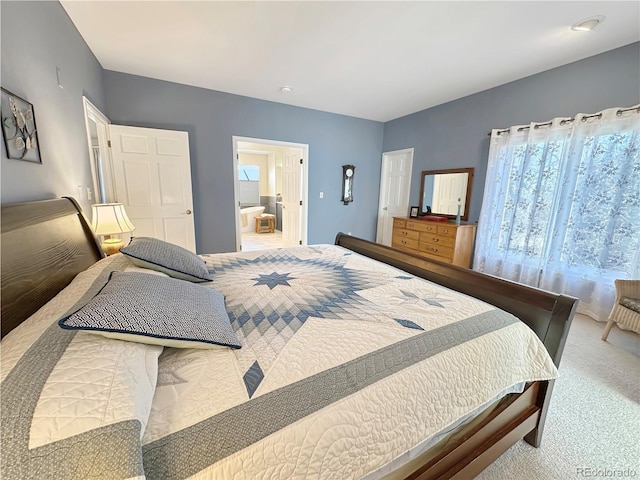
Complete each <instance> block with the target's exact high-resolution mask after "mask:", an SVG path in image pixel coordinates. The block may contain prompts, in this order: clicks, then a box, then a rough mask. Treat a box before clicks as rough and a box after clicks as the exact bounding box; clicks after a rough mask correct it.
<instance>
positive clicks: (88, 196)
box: [87, 187, 93, 201]
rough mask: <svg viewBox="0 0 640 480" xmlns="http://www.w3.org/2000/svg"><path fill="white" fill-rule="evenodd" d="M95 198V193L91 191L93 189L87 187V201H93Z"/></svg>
mask: <svg viewBox="0 0 640 480" xmlns="http://www.w3.org/2000/svg"><path fill="white" fill-rule="evenodd" d="M92 198H93V192H92V191H91V187H87V200H89V201H91V200H92Z"/></svg>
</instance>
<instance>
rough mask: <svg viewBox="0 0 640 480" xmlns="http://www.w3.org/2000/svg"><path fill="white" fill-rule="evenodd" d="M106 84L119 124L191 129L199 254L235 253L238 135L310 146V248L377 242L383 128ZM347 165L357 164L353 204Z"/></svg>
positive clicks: (208, 95) (151, 85) (215, 96)
mask: <svg viewBox="0 0 640 480" xmlns="http://www.w3.org/2000/svg"><path fill="white" fill-rule="evenodd" d="M104 81H105V92H106V98H107V111H106V112H105V113H106V115H107V116H108V117H109V119H110V120H111V121H112V122H113V123H116V124H123V125H133V126H139V127H150V128H164V129H169V130H184V131H187V132H189V148H190V153H191V175H192V185H193V198H194V204H195V205H194V215H195V224H196V245H197V250H198V252H208V253H215V252H225V251H233V250H235V227H234V222H235V220H234V202H233V142H232V137H233V136H234V135H235V136H242V137H253V138H260V139H269V140H279V141H285V142H295V143H306V144H309V217H308V219H309V230H308V243H309V244H314V243H333V241H334V239H335V235H336V233H338V232H339V231H343V232H352V234H353V235H357V236H360V237H363V238H367V239H371V240H373V239H375V231H376V221H377V210H378V194H379V183H380V167H381V153H382V131H383V124H382V123H380V122H374V121H370V120H362V119H358V118H353V117H346V116H343V115H335V114H332V113H326V112H320V111H317V110H310V109H306V108H299V107H292V106H288V105H284V104H280V103H274V102H267V101H264V100H258V99H254V98H249V97H242V96H238V95H232V94H228V93H222V92H217V91H213V90H207V89H203V88H196V87H190V86H186V85H180V84H177V83H171V82H165V81H161V80H154V79H150V78H145V77H139V76H135V75H128V74H124V73H117V72H112V71H105V76H104ZM345 164H353V165H356V175H355V178H354V187H353V188H354V202H353V203H351V204H350V205H348V206H345V205H343V204H342V203H341V202H340V195H341V193H342V183H341V179H342V165H345ZM320 192H324V198H322V199H320V198H319V194H320Z"/></svg>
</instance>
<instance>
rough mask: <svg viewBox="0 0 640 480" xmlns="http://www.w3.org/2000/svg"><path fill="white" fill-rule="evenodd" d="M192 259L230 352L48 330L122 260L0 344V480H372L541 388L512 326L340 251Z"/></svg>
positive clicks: (546, 372) (532, 347)
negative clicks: (211, 291) (202, 273)
mask: <svg viewBox="0 0 640 480" xmlns="http://www.w3.org/2000/svg"><path fill="white" fill-rule="evenodd" d="M205 260H206V262H207V265H208V267H209V269H210V272H211V273H212V275H213V278H214V280H213V282H211V283H210V284H206V285H204V284H203V288H215V289H217V290H219V291H220V292H222V293H223V294H224V295H225V299H226V306H227V311H228V314H229V317H230V319H231V324H232V326H233V327H234V329H235V330H236V333H237V335H238V338H239V339H240V341H241V343H242V345H243V347H242V348H241V349H240V350H225V349H218V350H193V349H181V350H180V349H173V348H164V349H162V347H157V346H148V345H142V344H138V343H130V342H125V341H120V340H113V339H109V338H105V337H101V336H97V335H92V334H90V333H84V332H81V333H76V332H71V331H66V330H62V329H60V328H59V327H58V326H57V325H56V321H57V320H58V319H59V318H60V317H61V316H63V315H64V314H65V313H66V312H68V311H69V310H70V309H73V308H78V306H79V305H82V304H83V302H86V301H87V300H88V298H91V296H92V295H94V294H95V293H96V292H97V291H98V290H99V289H100V287H101V285H103V284H104V281H106V280H105V279H106V277H107V275H108V273H109V272H110V271H111V270H124V269H126V268H127V267H128V266H130V264H129V263H128V261H127V260H126V259H125V258H124V257H122V256H121V255H115V256H113V257H110V258H107V259H104V260H102V261H101V262H99V263H98V264H96V265H94V266H93V267H92V268H91V269H89V270H88V271H87V272H84V273H82V274H80V275H79V276H78V277H77V278H76V279H75V280H74V281H73V282H72V284H71V285H70V286H69V287H67V288H66V289H65V290H63V291H62V292H61V293H60V294H59V295H58V296H57V297H56V298H55V299H54V300H52V301H51V302H49V303H48V304H47V305H45V306H44V307H43V308H42V309H41V310H40V311H39V312H37V313H36V314H35V315H33V316H32V317H31V318H30V319H29V320H27V321H26V322H24V323H23V324H22V325H21V326H20V327H18V328H17V329H15V330H14V331H13V332H11V333H10V334H9V335H8V336H7V337H5V339H3V341H2V363H1V368H2V371H1V379H2V385H1V394H2V404H1V413H2V419H1V420H2V475H3V478H7V479H14V478H15V479H28V478H32V479H38V478H56V479H72V478H74V479H75V478H78V479H80V478H142V477H146V478H149V479H163V480H165V479H177V478H202V479H205V478H206V479H209V478H210V479H240V478H259V479H289V478H301V479H313V478H340V479H346V478H361V477H364V476H367V477H368V478H378V477H380V476H382V475H383V474H385V473H387V472H388V471H389V470H390V469H392V468H394V467H395V465H396V464H397V462H398V461H399V460H398V459H401V458H406V457H408V456H409V457H410V456H411V454H412V453H414V452H417V451H418V450H419V449H420V448H422V447H424V445H425V442H426V441H427V440H428V439H430V438H432V437H434V435H436V434H438V433H439V432H443V431H446V430H447V429H448V428H449V427H450V426H452V425H455V424H456V423H457V421H458V420H459V419H460V418H462V417H465V416H467V415H469V414H472V413H473V412H475V411H477V410H478V408H480V407H481V406H483V405H485V404H486V403H487V402H489V401H490V400H492V399H494V398H495V397H496V396H498V395H501V394H504V393H505V392H508V391H510V389H514V388H518V386H520V385H521V384H522V382H525V381H533V380H545V379H552V378H555V377H556V376H557V371H556V369H555V367H554V365H553V363H552V361H551V359H550V358H549V356H548V354H547V352H546V350H545V348H544V346H543V345H542V344H541V342H540V341H539V340H538V338H537V337H536V336H535V335H534V334H533V332H532V331H531V330H530V329H529V328H528V327H527V326H526V325H524V324H523V323H521V322H520V321H518V320H517V319H515V318H513V317H512V316H511V315H509V314H506V313H505V312H502V311H500V310H497V309H496V308H494V307H492V306H491V305H488V304H486V303H483V302H480V301H478V300H476V299H473V298H470V297H467V296H465V295H462V294H459V293H456V292H453V291H450V290H447V289H444V288H442V287H440V286H438V285H434V284H432V283H430V282H427V281H424V280H421V279H418V278H415V277H413V276H411V275H408V274H407V273H404V272H402V271H399V270H396V269H394V268H391V267H389V266H386V265H383V264H380V263H378V262H375V261H373V260H370V259H367V258H365V257H362V256H360V255H357V254H355V253H352V252H350V251H348V250H345V249H342V248H340V247H335V246H329V245H321V246H313V247H299V248H298V247H296V248H291V249H282V250H271V251H263V252H249V253H243V254H225V255H211V256H205ZM74 306H75V307H74ZM160 352H162V353H160ZM394 462H396V463H394Z"/></svg>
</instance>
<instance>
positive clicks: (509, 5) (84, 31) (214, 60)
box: [61, 0, 640, 121]
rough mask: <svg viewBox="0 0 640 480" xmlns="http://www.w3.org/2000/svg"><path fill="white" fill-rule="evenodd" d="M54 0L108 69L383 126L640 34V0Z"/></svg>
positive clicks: (636, 37)
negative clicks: (583, 27) (590, 25)
mask: <svg viewBox="0 0 640 480" xmlns="http://www.w3.org/2000/svg"><path fill="white" fill-rule="evenodd" d="M61 3H62V6H63V7H64V9H65V10H66V11H67V13H68V14H69V16H70V18H71V20H72V21H73V23H74V24H75V25H76V27H77V29H78V30H79V32H80V34H81V35H82V37H83V38H84V39H85V41H86V42H87V44H88V45H89V48H90V49H91V50H92V51H93V53H94V54H95V56H96V57H97V59H98V61H99V62H100V64H101V65H102V66H103V67H104V68H105V69H107V70H114V71H118V72H124V73H130V74H134V75H141V76H145V77H151V78H157V79H161V80H168V81H171V82H177V83H183V84H187V85H194V86H198V87H203V88H208V89H212V90H218V91H222V92H229V93H234V94H238V95H245V96H249V97H255V98H260V99H264V100H270V101H274V102H280V103H286V104H290V105H296V106H300V107H306V108H312V109H317V110H323V111H327V112H333V113H340V114H344V115H350V116H354V117H359V118H365V119H371V120H378V121H388V120H392V119H394V118H398V117H401V116H404V115H407V114H410V113H413V112H417V111H420V110H424V109H426V108H429V107H432V106H435V105H439V104H442V103H445V102H448V101H450V100H454V99H456V98H460V97H464V96H466V95H470V94H473V93H477V92H480V91H482V90H486V89H488V88H492V87H495V86H498V85H502V84H504V83H507V82H510V81H513V80H517V79H519V78H523V77H527V76H529V75H532V74H535V73H539V72H542V71H544V70H548V69H551V68H554V67H557V66H560V65H564V64H567V63H570V62H574V61H576V60H580V59H582V58H586V57H589V56H592V55H596V54H598V53H602V52H605V51H608V50H612V49H614V48H617V47H620V46H623V45H627V44H630V43H633V42H636V41H638V40H640V2H637V1H628V2H616V1H553V2H552V1H510V2H504V1H503V2H491V1H472V2H458V1H448V2H436V1H413V2H411V1H410V2H405V1H387V2H347V1H328V2H327V1H325V2H313V1H288V2H270V1H259V2H242V1H235V2H214V1H196V2H191V1H135V2H134V1H87V2H84V1H72V0H62V1H61ZM594 15H604V16H605V17H606V18H605V20H604V21H603V22H602V23H601V24H600V25H598V27H597V28H595V29H594V30H593V31H591V32H574V31H572V30H571V29H570V27H571V25H572V24H574V23H576V22H578V21H580V20H583V19H585V18H587V17H591V16H594ZM284 85H289V86H291V87H292V88H293V91H292V92H291V93H288V94H283V93H281V92H280V87H282V86H284Z"/></svg>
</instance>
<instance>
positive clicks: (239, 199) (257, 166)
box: [233, 136, 309, 251]
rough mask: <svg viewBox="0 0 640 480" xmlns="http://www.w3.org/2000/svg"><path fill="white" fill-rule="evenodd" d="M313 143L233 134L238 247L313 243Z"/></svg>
mask: <svg viewBox="0 0 640 480" xmlns="http://www.w3.org/2000/svg"><path fill="white" fill-rule="evenodd" d="M308 152H309V146H308V145H306V144H299V143H290V142H280V141H274V140H264V139H257V138H247V137H235V136H234V137H233V165H234V184H235V188H234V196H235V203H234V204H235V205H236V212H235V218H236V250H238V251H250V250H264V249H269V248H279V247H289V246H294V245H306V244H307V212H308V210H307V187H308V176H307V171H308V163H309V157H308Z"/></svg>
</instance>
